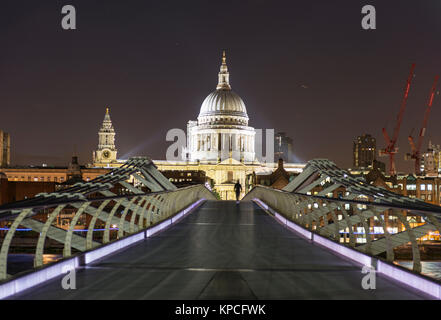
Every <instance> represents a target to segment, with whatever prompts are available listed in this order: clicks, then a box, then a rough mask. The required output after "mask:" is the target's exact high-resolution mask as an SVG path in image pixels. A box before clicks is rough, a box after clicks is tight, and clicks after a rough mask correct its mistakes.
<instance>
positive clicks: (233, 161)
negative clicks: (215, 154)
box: [217, 158, 245, 167]
mask: <svg viewBox="0 0 441 320" xmlns="http://www.w3.org/2000/svg"><path fill="white" fill-rule="evenodd" d="M217 165H218V166H222V165H230V166H231V165H236V166H237V165H242V166H244V167H245V165H244V164H243V163H242V162H240V161H237V160H236V159H234V158H228V159H225V160H224V161H221V162H219V163H218V164H217Z"/></svg>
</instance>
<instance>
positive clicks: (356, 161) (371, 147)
mask: <svg viewBox="0 0 441 320" xmlns="http://www.w3.org/2000/svg"><path fill="white" fill-rule="evenodd" d="M376 151H377V142H376V140H375V138H374V137H372V136H371V135H370V134H363V135H361V136H359V137H357V138H356V139H355V141H354V148H353V166H354V168H368V167H370V166H372V164H373V162H374V160H375V159H376Z"/></svg>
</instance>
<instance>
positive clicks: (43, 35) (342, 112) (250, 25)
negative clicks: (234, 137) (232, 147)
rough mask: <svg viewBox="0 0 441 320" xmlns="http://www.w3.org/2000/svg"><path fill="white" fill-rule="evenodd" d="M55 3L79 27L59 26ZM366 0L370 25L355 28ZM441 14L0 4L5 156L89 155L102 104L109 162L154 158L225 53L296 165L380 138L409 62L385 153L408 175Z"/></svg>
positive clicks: (385, 4)
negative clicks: (394, 138) (390, 148)
mask: <svg viewBox="0 0 441 320" xmlns="http://www.w3.org/2000/svg"><path fill="white" fill-rule="evenodd" d="M66 4H71V5H74V6H75V7H76V9H77V27H78V29H77V30H74V31H65V30H63V29H62V28H61V24H60V23H61V19H62V14H61V8H62V6H63V5H66ZM366 4H371V5H374V6H375V7H376V10H377V30H370V31H366V30H363V29H362V28H361V19H362V14H361V8H362V7H363V6H364V5H366ZM440 16H441V2H440V1H439V0H425V1H418V0H414V1H403V0H399V1H391V0H388V1H384V0H383V1H357V0H346V1H329V0H323V1H312V0H311V1H293V0H289V1H275V0H271V1H264V0H253V1H240V0H234V1H228V0H222V1H211V0H203V1H192V0H186V1H182V0H181V1H165V0H160V1H146V0H143V1H130V0H127V1H122V0H120V1H110V0H107V1H103V0H101V1H93V0H82V1H73V0H63V1H55V0H50V1H48V0H45V1H35V0H32V1H20V0H14V1H4V0H2V1H1V2H0V40H1V50H0V83H1V85H0V128H1V129H2V130H4V131H6V132H9V133H10V134H11V145H12V146H11V150H12V162H13V164H42V163H47V164H53V165H66V164H67V162H68V161H69V160H70V157H71V156H72V154H73V152H74V149H76V150H77V153H78V155H79V157H80V162H81V163H88V162H91V158H92V151H93V150H95V149H96V147H97V144H98V135H97V131H98V130H99V127H100V126H101V122H102V120H103V117H104V113H105V107H106V106H109V107H110V108H111V118H112V121H113V124H114V127H115V129H116V132H117V135H116V144H117V148H118V157H119V158H126V157H128V156H132V155H148V156H149V157H151V158H153V159H164V158H165V151H166V149H167V146H168V145H169V144H170V143H169V142H166V140H165V136H166V133H167V131H168V130H169V129H171V128H182V129H185V128H186V123H187V121H188V120H196V118H197V115H198V113H199V109H200V106H201V103H202V101H203V100H204V98H205V97H206V96H207V95H208V94H209V93H210V92H211V91H213V90H214V89H215V86H216V84H217V73H218V72H219V65H220V61H221V53H222V50H224V49H225V50H226V51H227V63H228V67H229V71H230V81H231V85H232V88H233V90H234V91H235V92H236V93H238V94H239V95H240V96H241V97H242V99H243V100H244V102H245V104H246V107H247V110H248V115H249V117H250V123H249V124H250V126H253V127H254V128H274V129H275V130H276V131H285V132H287V133H288V135H289V136H291V137H292V138H293V139H294V150H295V156H296V159H298V161H307V160H309V159H313V158H328V159H331V160H333V161H335V162H336V163H337V164H338V165H340V166H343V167H350V166H351V165H352V142H353V139H354V138H355V137H356V136H358V135H360V134H363V133H370V134H372V135H373V136H374V137H376V138H377V145H378V146H379V147H383V146H384V141H383V137H382V134H381V128H382V127H383V126H385V125H387V128H388V131H389V134H391V133H392V130H393V127H394V125H395V118H396V115H397V113H398V110H399V106H400V102H401V99H402V94H403V87H404V85H405V81H406V78H407V76H408V73H409V70H410V65H411V63H413V62H415V63H416V70H415V71H416V72H415V74H416V76H415V78H414V83H413V87H412V88H411V92H410V97H409V101H408V104H407V109H406V113H405V115H404V121H403V125H402V130H401V133H400V138H399V140H398V146H399V147H400V153H399V154H398V155H397V167H398V170H400V171H404V170H411V168H412V167H413V165H412V163H410V162H405V161H404V160H403V158H404V153H406V152H409V151H410V147H409V144H408V142H407V136H408V134H409V133H410V132H411V130H412V128H415V130H414V134H415V135H416V134H417V132H418V131H419V128H420V126H421V123H422V119H423V113H424V110H425V104H426V101H427V99H428V94H429V91H430V87H431V85H432V82H433V78H434V76H435V75H436V74H437V73H438V74H439V73H441V42H440V39H441V19H440ZM440 87H441V85H440ZM440 119H441V96H437V97H436V100H435V102H434V105H433V109H432V113H431V117H430V119H429V126H428V131H427V136H426V137H427V138H430V139H431V140H432V141H433V142H434V143H435V144H441V126H440V125H439V122H440ZM427 138H426V140H425V143H424V148H426V147H427V142H428V139H427ZM383 161H387V158H383Z"/></svg>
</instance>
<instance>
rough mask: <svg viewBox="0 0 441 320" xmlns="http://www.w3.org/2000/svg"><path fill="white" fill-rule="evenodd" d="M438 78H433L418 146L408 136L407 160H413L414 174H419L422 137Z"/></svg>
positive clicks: (410, 136)
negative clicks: (409, 148) (410, 151)
mask: <svg viewBox="0 0 441 320" xmlns="http://www.w3.org/2000/svg"><path fill="white" fill-rule="evenodd" d="M438 79H439V76H436V77H435V80H434V82H433V85H432V89H431V90H430V96H429V101H428V102H427V108H426V111H425V112H424V120H423V125H422V126H421V130H420V135H419V136H418V144H417V145H416V146H415V143H414V141H413V137H412V134H410V135H409V137H408V139H409V143H410V147H411V149H412V153H410V154H408V155H407V159H414V160H415V174H421V166H420V162H421V146H422V144H423V139H424V135H425V134H426V128H427V120H428V119H429V114H430V110H431V109H432V103H433V98H434V97H435V91H436V85H437V83H438Z"/></svg>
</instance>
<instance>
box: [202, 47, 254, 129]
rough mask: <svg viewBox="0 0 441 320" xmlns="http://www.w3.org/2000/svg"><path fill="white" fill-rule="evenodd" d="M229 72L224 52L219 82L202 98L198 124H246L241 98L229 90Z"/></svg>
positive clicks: (244, 109)
mask: <svg viewBox="0 0 441 320" xmlns="http://www.w3.org/2000/svg"><path fill="white" fill-rule="evenodd" d="M229 78H230V74H229V73H228V67H227V64H226V57H225V52H224V53H223V56H222V65H221V67H220V72H219V82H218V85H217V87H216V90H215V91H213V92H212V93H210V94H209V95H208V96H207V97H206V98H205V100H204V102H203V103H202V106H201V110H200V112H199V116H198V121H199V123H200V124H225V123H232V124H237V125H248V115H247V109H246V107H245V103H244V102H243V100H242V99H241V98H240V97H239V96H238V95H237V94H236V93H235V92H234V91H232V90H231V86H230V81H229Z"/></svg>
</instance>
